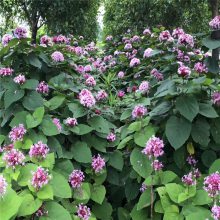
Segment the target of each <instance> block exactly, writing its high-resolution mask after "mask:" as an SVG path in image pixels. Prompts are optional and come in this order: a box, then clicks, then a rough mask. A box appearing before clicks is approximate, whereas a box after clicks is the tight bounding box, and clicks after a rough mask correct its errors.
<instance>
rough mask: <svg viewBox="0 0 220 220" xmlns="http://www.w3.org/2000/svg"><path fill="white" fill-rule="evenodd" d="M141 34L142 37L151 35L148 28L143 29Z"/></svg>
mask: <svg viewBox="0 0 220 220" xmlns="http://www.w3.org/2000/svg"><path fill="white" fill-rule="evenodd" d="M143 34H144V35H151V31H150V29H149V28H146V29H144V31H143Z"/></svg>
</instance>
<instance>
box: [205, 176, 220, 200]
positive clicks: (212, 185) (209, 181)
mask: <svg viewBox="0 0 220 220" xmlns="http://www.w3.org/2000/svg"><path fill="white" fill-rule="evenodd" d="M204 189H205V191H206V192H208V194H209V196H210V197H216V196H218V195H219V194H220V174H219V172H215V173H212V174H210V175H209V176H207V177H206V178H205V179H204Z"/></svg>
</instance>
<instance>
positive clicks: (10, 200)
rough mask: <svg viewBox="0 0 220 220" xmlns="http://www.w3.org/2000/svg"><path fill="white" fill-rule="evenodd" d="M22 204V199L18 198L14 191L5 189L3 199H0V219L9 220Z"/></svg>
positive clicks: (8, 188)
mask: <svg viewBox="0 0 220 220" xmlns="http://www.w3.org/2000/svg"><path fill="white" fill-rule="evenodd" d="M21 203H22V198H21V197H19V196H18V195H17V194H16V192H15V191H14V190H12V189H11V188H10V187H7V191H6V194H5V195H4V199H0V207H1V211H0V219H1V220H9V219H12V218H13V216H15V215H16V213H17V212H18V211H19V207H20V205H21Z"/></svg>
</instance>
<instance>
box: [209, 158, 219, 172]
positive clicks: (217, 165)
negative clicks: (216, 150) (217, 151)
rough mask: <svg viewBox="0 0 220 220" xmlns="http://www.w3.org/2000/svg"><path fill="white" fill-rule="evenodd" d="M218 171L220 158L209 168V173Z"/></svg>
mask: <svg viewBox="0 0 220 220" xmlns="http://www.w3.org/2000/svg"><path fill="white" fill-rule="evenodd" d="M216 171H218V172H220V159H217V160H215V161H214V162H213V163H212V165H211V167H210V168H209V173H210V174H211V173H215V172H216Z"/></svg>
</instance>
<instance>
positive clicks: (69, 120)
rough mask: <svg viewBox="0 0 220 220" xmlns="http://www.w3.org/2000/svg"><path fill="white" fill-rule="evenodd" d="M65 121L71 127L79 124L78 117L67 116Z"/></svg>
mask: <svg viewBox="0 0 220 220" xmlns="http://www.w3.org/2000/svg"><path fill="white" fill-rule="evenodd" d="M64 123H65V124H66V125H68V126H70V127H74V126H76V125H78V122H77V119H76V118H70V117H69V118H67V119H66V120H65V121H64Z"/></svg>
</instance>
